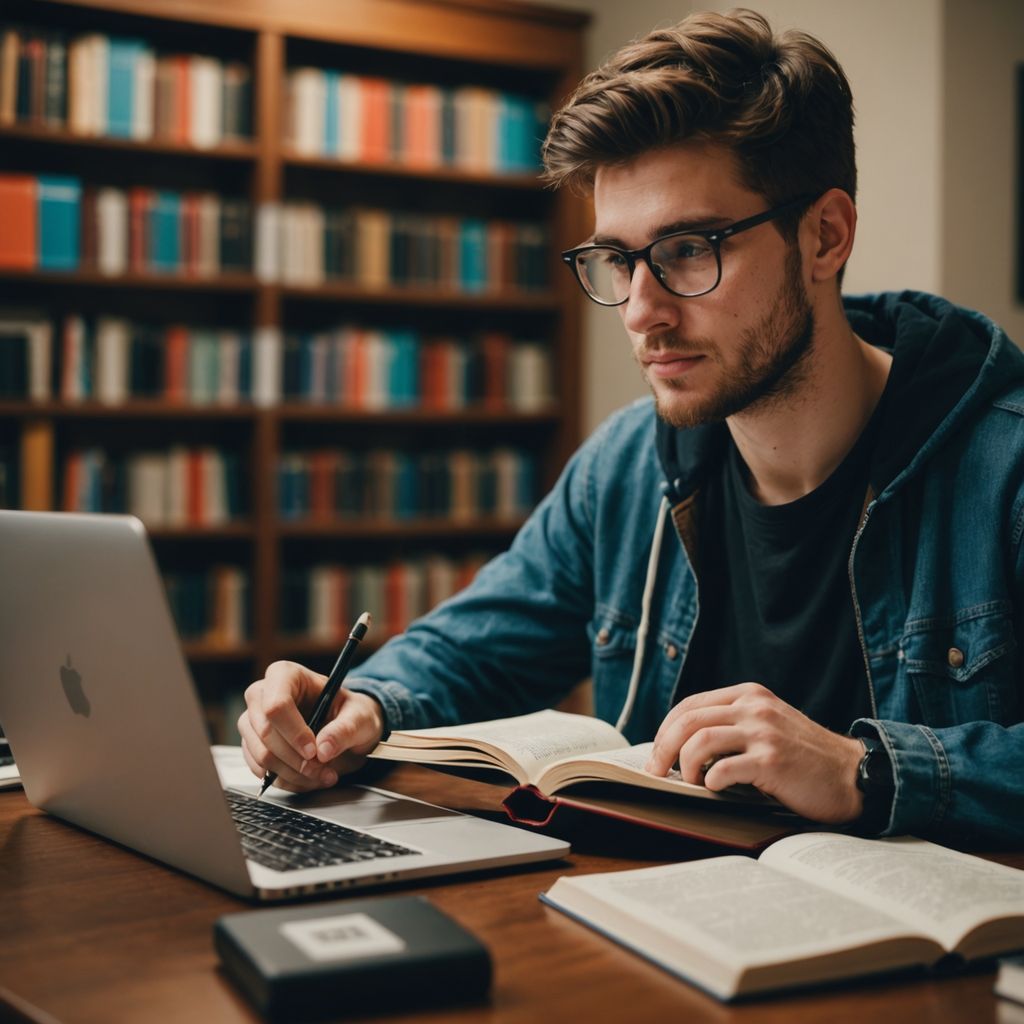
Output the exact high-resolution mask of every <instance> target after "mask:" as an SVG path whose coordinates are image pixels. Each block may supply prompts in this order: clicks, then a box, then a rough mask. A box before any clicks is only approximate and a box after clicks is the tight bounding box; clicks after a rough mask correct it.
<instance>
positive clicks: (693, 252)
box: [658, 238, 711, 261]
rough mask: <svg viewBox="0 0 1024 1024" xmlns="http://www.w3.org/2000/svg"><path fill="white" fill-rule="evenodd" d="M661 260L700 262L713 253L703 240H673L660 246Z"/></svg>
mask: <svg viewBox="0 0 1024 1024" xmlns="http://www.w3.org/2000/svg"><path fill="white" fill-rule="evenodd" d="M659 250H660V251H659V252H658V258H659V260H670V261H671V260H679V261H683V260H699V259H703V258H704V257H706V256H708V255H709V254H710V253H711V246H710V245H708V243H707V242H705V241H704V239H703V238H673V239H668V240H667V241H666V242H664V243H663V244H662V245H661V246H659Z"/></svg>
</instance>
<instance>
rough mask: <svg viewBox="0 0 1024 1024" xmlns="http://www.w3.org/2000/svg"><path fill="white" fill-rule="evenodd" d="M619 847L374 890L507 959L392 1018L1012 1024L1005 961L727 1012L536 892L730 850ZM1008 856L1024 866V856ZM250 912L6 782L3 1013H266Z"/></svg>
mask: <svg viewBox="0 0 1024 1024" xmlns="http://www.w3.org/2000/svg"><path fill="white" fill-rule="evenodd" d="M384 785H386V786H388V787H389V788H392V789H396V790H400V791H401V792H405V793H408V794H410V795H412V796H420V797H423V798H424V799H432V800H434V801H435V802H438V803H446V804H448V805H449V806H455V807H461V808H464V809H467V810H473V811H487V812H490V813H491V814H494V816H495V817H497V815H496V814H495V813H494V812H495V808H496V806H497V803H498V800H499V799H500V796H501V794H502V793H503V790H501V789H499V788H497V787H493V786H487V785H483V784H481V783H474V782H469V781H467V780H462V779H454V778H451V777H449V776H443V775H439V774H437V773H434V772H430V771H428V770H426V769H421V768H415V767H409V766H403V767H400V768H397V769H396V770H395V771H394V772H392V773H391V775H389V776H388V778H387V779H386V780H385V782H384ZM595 836H601V838H595ZM577 838H579V837H577ZM611 841H612V839H611V837H610V836H609V833H608V831H607V829H605V830H604V831H603V832H601V833H594V834H593V835H591V836H590V837H587V836H583V837H582V841H581V844H580V845H579V846H578V847H577V848H576V850H575V851H574V853H573V854H572V856H571V858H570V859H569V860H568V861H562V862H557V863H555V864H551V865H544V866H541V867H534V868H531V869H528V870H519V871H513V872H504V871H502V872H489V873H487V874H483V875H462V876H459V877H458V878H454V879H441V880H435V881H432V882H430V883H422V882H421V883H413V884H409V885H405V886H402V887H400V888H399V889H397V890H396V887H391V888H390V889H388V890H376V891H377V892H383V891H388V892H395V891H404V892H413V891H415V892H422V893H425V894H427V895H428V896H429V898H430V899H431V900H433V901H434V902H435V903H436V904H437V906H439V907H441V908H442V909H443V910H445V911H447V912H448V913H449V914H451V915H452V916H453V917H455V918H456V919H457V920H458V921H460V922H461V923H462V924H463V925H465V926H466V927H467V928H469V929H470V930H471V931H472V932H474V933H475V934H476V935H477V936H478V937H479V938H481V939H482V940H483V941H484V942H485V943H486V944H487V945H488V946H489V948H490V950H491V953H492V956H493V958H494V964H495V976H494V985H493V989H492V993H491V997H490V1000H489V1001H488V1002H487V1003H482V1004H477V1005H475V1006H468V1007H460V1008H447V1009H444V1010H440V1011H436V1012H424V1013H416V1014H405V1015H403V1016H400V1017H395V1018H393V1019H395V1020H403V1021H415V1022H417V1024H428V1022H429V1024H441V1022H445V1024H448V1022H455V1024H458V1022H481V1021H486V1022H490V1024H498V1022H501V1024H506V1022H522V1024H538V1022H544V1021H553V1022H554V1021H557V1022H570V1024H572V1022H576V1021H583V1022H586V1024H597V1022H603V1021H628V1022H631V1024H632V1022H643V1021H652V1022H654V1021H656V1022H658V1024H669V1022H681V1021H682V1022H686V1024H691V1022H697V1021H712V1022H749V1024H754V1022H758V1024H765V1022H777V1024H782V1022H786V1024H790V1022H793V1021H796V1022H800V1021H806V1022H811V1021H814V1022H818V1021H829V1022H849V1024H865V1022H868V1024H871V1022H875V1021H878V1020H879V1019H885V1020H889V1021H899V1022H904V1021H918V1020H927V1021H929V1022H930V1024H940V1022H945V1021H950V1022H952V1021H958V1022H959V1021H971V1024H986V1022H989V1021H995V1020H996V1006H997V1002H998V1001H997V1000H996V999H995V997H994V996H993V995H992V979H993V973H992V971H991V970H987V971H982V972H975V973H971V974H967V975H961V976H959V977H953V978H942V979H936V980H924V979H915V980H910V981H908V980H905V979H904V980H902V981H893V980H888V981H883V980H870V981H865V982H862V983H861V984H859V985H857V984H855V985H847V986H845V987H842V988H838V989H832V990H829V991H824V992H823V991H817V992H810V993H804V994H799V995H787V996H779V997H774V998H769V999H762V1000H759V1001H757V1002H754V1003H747V1004H744V1005H740V1006H732V1007H730V1006H724V1005H722V1004H720V1003H718V1002H716V1001H715V1000H714V999H712V998H711V997H709V996H706V995H704V994H703V993H701V992H700V991H698V990H697V989H694V988H691V987H690V986H688V985H686V984H684V983H682V982H680V981H677V980H676V979H674V978H673V977H671V976H670V975H668V974H665V973H664V972H662V971H661V970H659V969H657V968H656V967H653V966H652V965H650V964H648V963H646V962H645V961H643V960H641V959H640V958H639V957H637V956H634V955H632V954H630V953H628V952H626V951H624V950H622V949H620V948H618V947H617V946H615V945H614V944H613V943H611V942H610V941H608V940H606V939H604V938H602V937H601V936H599V935H596V934H594V933H592V932H590V931H589V930H588V929H586V928H584V927H583V926H581V925H578V924H576V923H575V922H573V921H571V920H569V919H568V918H565V917H563V916H562V915H561V914H559V913H558V912H556V911H553V910H551V909H550V908H547V907H545V906H543V905H542V904H541V903H540V902H539V901H538V899H537V893H538V892H540V891H542V890H544V889H547V888H548V887H549V886H550V885H551V884H552V883H553V882H554V880H555V879H556V878H557V877H558V876H559V875H561V874H565V873H567V872H570V871H571V872H580V873H583V872H590V871H610V870H615V869H620V868H627V867H636V866H642V865H644V864H649V863H660V862H662V861H664V860H666V859H677V858H679V857H681V856H703V855H707V854H709V853H712V852H714V850H713V849H712V848H708V847H700V846H698V845H696V844H690V845H689V846H683V845H679V846H676V847H673V848H672V849H671V850H670V849H668V848H666V846H665V845H664V843H663V842H662V841H660V840H658V839H657V837H654V836H652V835H651V834H650V833H646V832H645V833H643V835H642V836H639V837H638V836H637V835H633V836H630V835H627V836H624V837H619V838H618V839H617V840H616V847H615V848H613V847H612V846H610V845H609V844H610V842H611ZM993 859H997V860H1001V861H1002V862H1003V863H1008V864H1013V865H1014V866H1017V867H1024V854H1003V855H995V856H994V858H993ZM361 894H362V895H367V894H368V893H367V891H366V890H363V891H362V893H361ZM342 898H344V897H342ZM247 906H248V905H247V904H245V903H244V902H243V901H241V900H238V899H236V898H234V897H232V896H228V895H226V894H224V893H222V892H220V891H219V890H216V889H214V888H212V887H210V886H208V885H206V884H204V883H202V882H198V881H195V880H193V879H191V878H188V877H186V876H185V875H181V874H178V873H177V872H175V871H172V870H170V869H168V868H165V867H163V866H161V865H160V864H157V863H155V862H153V861H150V860H147V859H145V858H143V857H140V856H138V855H136V854H134V853H132V852H130V851H128V850H125V849H123V848H121V847H119V846H115V845H114V844H112V843H108V842H105V841H104V840H101V839H98V838H96V837H94V836H92V835H90V834H88V833H86V832H83V831H80V830H78V829H76V828H73V827H71V826H68V825H65V824H63V823H61V822H59V821H56V820H54V819H52V818H50V817H48V816H46V815H44V814H41V813H40V812H38V811H36V810H35V809H34V808H32V807H31V806H30V805H29V804H28V802H27V801H26V800H25V797H24V794H23V793H22V792H21V791H20V790H16V791H10V792H0V1021H2V1020H7V1019H13V1020H25V1019H27V1020H30V1021H37V1022H40V1024H42V1022H47V1024H49V1022H51V1021H52V1020H54V1019H56V1020H57V1021H61V1022H63V1024H74V1022H86V1021H95V1022H97V1024H99V1022H102V1024H117V1022H126V1024H127V1022H130V1024H146V1022H149V1021H154V1022H159V1024H175V1022H179V1021H180V1022H182V1024H185V1022H187V1024H219V1022H232V1021H253V1020H257V1019H258V1018H257V1017H256V1015H255V1014H254V1013H253V1012H252V1011H251V1010H250V1009H249V1007H248V1005H247V1004H246V1003H245V1002H244V1001H243V1000H242V998H241V997H240V996H239V995H238V994H237V993H236V991H235V990H234V988H233V987H232V985H231V982H230V981H229V980H228V979H227V977H226V976H225V975H224V974H223V973H222V971H221V970H220V968H219V966H218V960H217V956H216V954H215V952H214V949H213V944H212V937H211V936H212V926H213V923H214V921H215V920H216V919H217V917H218V916H220V915H221V914H224V913H228V912H233V911H238V910H243V909H245V908H246V907H247ZM339 1019H341V1018H339ZM346 1019H350V1018H346ZM373 1019H374V1020H377V1021H380V1020H381V1019H382V1018H380V1017H376V1018H373ZM389 1019H392V1018H389Z"/></svg>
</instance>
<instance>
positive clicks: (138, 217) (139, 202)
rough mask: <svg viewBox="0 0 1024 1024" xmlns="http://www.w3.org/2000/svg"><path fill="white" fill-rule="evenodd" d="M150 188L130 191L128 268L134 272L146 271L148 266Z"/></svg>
mask: <svg viewBox="0 0 1024 1024" xmlns="http://www.w3.org/2000/svg"><path fill="white" fill-rule="evenodd" d="M150 206H151V196H150V191H149V189H146V188H133V189H131V190H130V191H129V192H128V269H129V270H130V271H131V272H132V273H133V274H142V273H145V271H146V269H147V267H148V261H147V257H148V255H149V239H148V238H147V237H146V236H147V235H148V234H149V232H148V231H147V230H146V228H147V225H148V223H149V209H150Z"/></svg>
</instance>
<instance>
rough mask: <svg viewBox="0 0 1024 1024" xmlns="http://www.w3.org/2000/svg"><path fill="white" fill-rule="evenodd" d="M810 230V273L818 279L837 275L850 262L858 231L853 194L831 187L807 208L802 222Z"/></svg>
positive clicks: (813, 279) (813, 278)
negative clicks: (851, 195)
mask: <svg viewBox="0 0 1024 1024" xmlns="http://www.w3.org/2000/svg"><path fill="white" fill-rule="evenodd" d="M800 231H801V234H803V233H804V232H805V231H806V232H807V236H808V241H807V248H806V249H805V250H804V251H805V252H810V253H811V254H812V255H811V260H810V274H811V280H812V281H814V282H815V283H820V282H823V281H828V280H831V279H832V278H834V277H835V276H836V275H837V274H838V273H839V272H840V270H842V269H843V267H844V266H845V265H846V261H847V260H848V259H849V258H850V253H851V251H852V250H853V238H854V235H855V234H856V232H857V207H856V206H854V204H853V200H852V199H851V198H850V196H849V194H848V193H846V192H844V191H843V190H842V189H839V188H830V189H829V190H828V191H827V192H826V193H825V194H824V195H822V196H821V197H820V198H819V199H818V200H817V201H816V202H815V203H814V205H813V206H812V207H811V208H810V210H809V211H808V212H807V215H806V216H805V217H804V219H803V221H802V223H801V225H800Z"/></svg>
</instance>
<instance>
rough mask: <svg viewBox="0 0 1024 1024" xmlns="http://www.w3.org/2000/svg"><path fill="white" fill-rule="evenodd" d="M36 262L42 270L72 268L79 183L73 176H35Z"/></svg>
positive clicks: (75, 257)
mask: <svg viewBox="0 0 1024 1024" xmlns="http://www.w3.org/2000/svg"><path fill="white" fill-rule="evenodd" d="M36 195H37V198H38V211H39V212H38V224H39V235H38V245H39V261H38V265H39V266H40V267H42V268H43V269H44V270H76V269H77V268H78V264H79V224H80V220H81V201H82V185H81V182H80V181H79V180H78V179H77V178H69V177H63V176H55V175H41V176H40V177H39V178H38V179H37V189H36Z"/></svg>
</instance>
